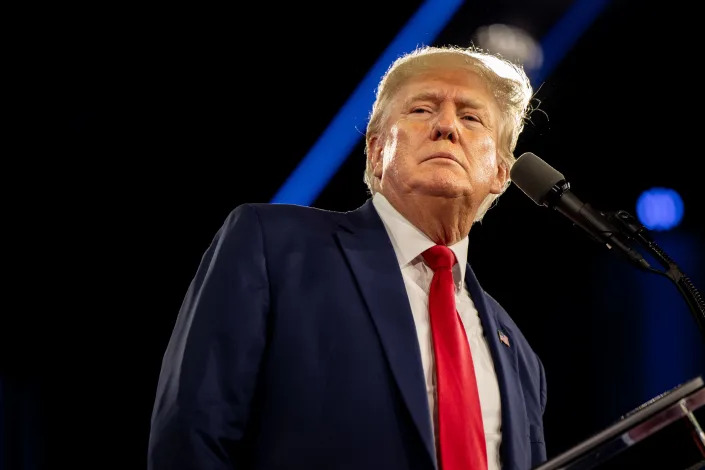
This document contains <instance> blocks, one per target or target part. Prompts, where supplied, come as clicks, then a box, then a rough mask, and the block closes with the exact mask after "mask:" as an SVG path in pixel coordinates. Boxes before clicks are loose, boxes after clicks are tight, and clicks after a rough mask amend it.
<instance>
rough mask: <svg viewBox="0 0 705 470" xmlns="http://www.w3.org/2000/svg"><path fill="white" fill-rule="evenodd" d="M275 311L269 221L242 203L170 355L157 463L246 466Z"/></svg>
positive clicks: (152, 457)
mask: <svg viewBox="0 0 705 470" xmlns="http://www.w3.org/2000/svg"><path fill="white" fill-rule="evenodd" d="M268 310H269V283H268V276H267V267H266V256H265V252H264V241H263V233H262V227H261V224H260V220H259V218H258V215H257V213H256V210H255V208H254V207H252V206H248V205H242V206H239V207H238V208H236V209H235V210H233V212H232V213H231V214H230V215H229V216H228V218H227V219H226V221H225V223H224V224H223V226H222V227H221V229H220V230H219V231H218V233H217V234H216V236H215V238H214V240H213V242H212V243H211V245H210V247H209V248H208V250H207V251H206V253H205V254H204V255H203V258H202V260H201V264H200V266H199V268H198V270H197V272H196V275H195V277H194V279H193V280H192V282H191V285H190V286H189V288H188V291H187V293H186V296H185V298H184V301H183V304H182V306H181V309H180V311H179V314H178V317H177V320H176V324H175V326H174V329H173V332H172V335H171V338H170V340H169V344H168V346H167V349H166V352H165V354H164V358H163V361H162V367H161V371H160V375H159V383H158V386H157V393H156V399H155V402H154V409H153V412H152V421H151V430H150V438H149V449H148V468H149V469H150V470H167V469H168V470H187V469H194V470H195V469H198V470H211V469H212V470H216V469H218V470H220V469H235V468H240V463H241V459H242V455H241V449H242V447H243V445H242V443H243V439H244V438H245V437H246V436H245V430H246V428H247V423H248V418H249V417H250V410H251V405H252V400H253V396H254V393H255V388H256V385H257V380H258V374H259V370H260V365H261V362H262V356H263V353H264V350H265V346H266V326H267V325H266V324H267V312H268Z"/></svg>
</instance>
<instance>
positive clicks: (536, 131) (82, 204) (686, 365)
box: [0, 0, 705, 469]
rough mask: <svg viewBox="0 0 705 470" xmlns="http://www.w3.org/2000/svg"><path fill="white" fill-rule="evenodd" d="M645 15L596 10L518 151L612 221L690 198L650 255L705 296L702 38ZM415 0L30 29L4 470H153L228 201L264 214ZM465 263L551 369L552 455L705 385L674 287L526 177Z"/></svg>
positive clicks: (16, 123)
mask: <svg viewBox="0 0 705 470" xmlns="http://www.w3.org/2000/svg"><path fill="white" fill-rule="evenodd" d="M525 3H526V5H525ZM529 3H530V4H529ZM652 3H653V2H640V1H636V0H631V1H629V0H615V1H612V2H610V3H608V4H607V6H606V8H605V10H604V11H603V12H602V14H601V15H600V16H599V17H598V18H597V20H596V21H595V22H594V23H593V24H592V25H591V26H590V28H589V29H588V30H587V32H586V33H585V34H584V35H583V36H582V37H581V38H580V40H579V41H578V42H577V43H576V44H575V45H574V46H573V47H572V48H571V49H570V50H569V52H568V54H567V56H565V57H564V58H563V60H562V61H561V62H560V63H559V64H558V66H557V68H556V69H555V70H553V72H552V73H551V74H550V75H549V76H547V77H546V80H545V83H543V84H542V86H541V88H540V90H538V93H537V98H538V99H539V100H540V101H541V105H540V109H541V110H542V112H536V113H534V115H533V118H532V122H531V123H529V124H528V125H527V127H526V130H525V131H524V134H523V135H522V136H521V138H520V141H519V145H518V148H517V151H516V155H520V154H521V153H522V152H524V151H532V152H534V153H536V154H537V155H539V156H541V157H542V158H544V159H545V160H546V161H548V162H549V163H550V164H552V165H553V166H555V167H556V168H558V169H559V170H560V171H561V172H562V173H564V174H565V175H566V176H567V178H568V179H569V181H570V182H571V186H572V188H573V190H574V192H575V193H576V194H578V195H579V196H580V197H581V198H582V199H583V200H585V201H589V202H590V203H591V204H592V205H593V206H595V207H597V208H599V209H602V210H616V209H625V210H628V211H630V212H632V213H635V202H636V198H637V197H638V195H639V194H640V192H641V191H642V190H644V189H646V188H649V187H651V186H655V185H658V186H667V187H671V188H674V189H676V190H677V191H679V193H680V194H681V196H682V197H683V199H684V201H685V204H686V213H685V218H684V220H683V222H682V224H681V225H680V226H679V227H678V229H677V230H676V231H674V232H670V233H668V234H658V236H659V238H658V241H659V242H663V247H664V248H665V249H666V250H667V251H668V252H669V253H670V254H671V255H672V256H673V257H674V258H675V259H676V261H677V262H679V263H681V267H682V268H683V269H684V270H685V271H686V273H687V274H689V275H690V276H691V277H692V278H693V280H694V281H695V282H696V285H697V286H698V287H699V288H701V290H702V288H703V281H704V278H705V270H704V269H703V266H705V260H704V259H703V253H704V252H705V244H704V243H703V241H704V240H705V236H704V235H703V225H704V224H703V222H702V214H703V212H704V211H703V206H704V204H703V203H704V199H705V198H703V196H702V194H701V182H700V180H701V177H700V172H699V171H698V170H697V169H696V168H697V167H698V166H699V165H700V160H701V158H702V157H701V155H702V150H701V143H700V137H701V134H702V130H701V128H702V119H701V117H700V108H701V94H702V93H701V88H702V79H701V76H700V75H699V74H698V72H697V71H696V66H697V65H698V64H699V60H700V52H699V43H700V39H699V35H698V32H699V29H698V28H699V26H698V25H697V23H696V19H695V17H694V15H693V14H692V13H690V12H689V10H688V9H687V8H686V7H685V6H684V5H682V4H679V2H669V3H668V4H658V5H655V4H652ZM419 5H420V2H404V4H403V5H392V4H391V3H383V2H362V3H360V2H356V3H355V4H341V5H332V4H325V5H320V6H313V5H302V4H289V5H284V6H282V5H277V6H274V5H265V4H262V5H249V6H247V7H239V6H238V7H235V6H229V7H227V8H226V7H213V6H205V5H198V6H196V5H182V6H179V5H166V4H165V5H163V6H154V5H152V6H149V7H145V6H129V7H128V6H124V5H123V6H120V7H118V6H116V7H114V8H113V9H111V8H107V7H105V6H102V7H98V8H93V9H92V10H85V9H78V8H76V9H68V8H66V7H61V8H56V9H54V10H52V11H49V10H46V9H45V10H41V11H34V12H30V13H29V14H28V15H26V16H23V18H22V23H21V24H22V27H20V28H18V30H19V31H18V33H17V34H16V35H14V36H13V41H12V47H11V49H12V55H13V57H14V58H16V59H17V66H12V67H8V72H7V74H8V76H10V77H12V78H16V81H13V86H12V87H11V88H8V93H9V95H10V96H11V97H12V98H14V100H13V101H16V102H17V104H18V107H17V108H16V109H17V111H16V112H15V111H14V108H13V112H12V114H11V116H9V117H10V121H11V126H10V127H9V128H8V134H10V137H16V138H17V145H13V146H12V148H11V149H8V151H9V158H8V159H7V160H8V163H7V164H6V169H7V171H6V173H5V175H4V176H5V182H6V187H7V188H10V187H12V188H17V189H12V190H11V191H10V193H9V195H8V199H7V201H8V204H7V205H8V215H9V216H10V217H8V220H9V221H10V222H11V223H9V224H8V227H7V228H6V230H7V235H9V238H10V240H11V242H8V243H7V244H6V250H5V255H6V257H7V259H12V260H17V261H19V263H17V264H12V265H10V264H8V268H7V271H8V272H7V274H9V275H10V277H11V278H13V279H14V280H16V281H19V282H17V287H15V283H14V282H13V283H11V284H8V290H9V292H8V298H11V299H13V300H15V302H14V303H10V302H8V305H13V307H11V308H9V307H8V310H7V317H8V318H9V319H10V321H13V322H14V321H17V326H18V328H17V329H13V328H6V329H4V330H5V331H6V332H7V333H9V335H8V336H9V337H8V340H7V341H5V342H4V343H5V344H6V345H8V347H7V348H3V350H4V351H5V350H6V351H5V354H3V366H4V372H3V376H4V377H3V382H2V385H3V389H2V390H3V394H2V395H1V396H0V398H2V399H3V401H4V405H5V406H4V410H5V411H4V416H5V429H4V440H3V442H4V444H3V448H1V449H0V450H1V451H2V452H4V455H3V458H4V459H5V463H7V464H8V468H12V467H11V466H10V464H14V465H19V463H20V462H24V464H23V465H24V466H25V468H56V467H57V465H59V463H61V464H67V465H69V466H71V467H73V468H84V467H85V468H108V467H117V468H135V469H138V468H144V466H145V462H146V460H145V459H146V445H147V437H148V432H149V418H150V413H151V406H152V402H153V399H154V394H155V390H156V383H157V378H158V373H159V367H160V361H161V357H162V354H163V352H164V349H165V347H166V344H167V341H168V339H169V335H170V333H171V328H172V326H173V323H174V320H175V318H176V314H177V312H178V309H179V306H180V303H181V300H182V298H183V295H184V294H185V292H186V289H187V287H188V284H189V282H190V280H191V278H192V276H193V275H194V273H195V270H196V268H197V266H198V263H199V261H200V257H201V255H202V253H203V252H204V251H205V249H206V248H207V246H208V244H209V243H210V240H211V239H212V237H213V235H214V234H215V232H216V230H217V229H218V228H219V227H220V224H221V223H222V222H223V220H224V218H225V217H226V216H227V214H228V212H229V211H230V210H232V209H233V208H234V207H235V206H237V205H238V204H241V203H244V202H267V201H269V200H270V199H271V197H272V196H273V195H274V193H275V192H276V190H277V189H278V188H279V187H280V185H281V184H282V183H283V181H284V180H285V178H286V177H287V176H288V175H289V173H290V172H291V171H292V170H293V169H294V168H295V166H296V165H297V163H298V162H299V161H300V159H301V158H302V157H303V156H304V155H305V154H306V152H307V151H308V150H309V148H310V147H311V146H312V145H313V143H314V142H315V141H316V139H317V138H318V136H319V135H320V134H321V132H322V131H323V130H324V129H325V128H326V126H327V125H328V123H329V122H330V120H331V119H332V118H333V116H334V115H335V113H336V112H337V110H338V109H339V107H340V106H341V105H342V104H343V103H344V102H345V100H346V99H347V98H348V97H349V95H350V94H351V93H352V91H353V89H354V88H355V86H356V85H357V83H358V82H359V81H360V79H361V78H362V77H363V76H364V75H365V74H366V73H367V71H368V70H369V68H370V67H371V66H372V65H373V64H374V62H375V61H376V59H377V58H378V57H379V55H380V54H381V53H382V52H383V50H384V49H385V47H386V45H387V44H388V43H389V41H390V40H391V39H393V37H394V36H395V34H396V32H397V31H398V30H399V29H400V28H401V27H402V26H403V25H404V24H405V22H406V21H407V19H408V18H409V17H410V16H411V15H412V14H413V12H414V11H415V10H416V8H417V7H418V6H419ZM570 5H571V2H569V1H566V0H560V1H559V0H554V1H549V0H542V1H539V2H518V1H516V0H514V1H509V0H505V1H501V2H491V3H490V2H488V3H478V2H466V3H465V4H464V5H463V6H462V7H461V9H460V10H459V12H458V13H457V14H456V15H455V16H454V18H453V20H452V21H451V23H450V24H449V25H448V27H447V28H446V29H445V30H444V31H443V32H442V34H441V35H440V36H439V37H438V38H437V39H436V40H435V41H434V44H457V45H468V44H469V42H470V38H471V36H472V33H473V32H474V31H475V30H476V29H477V27H478V26H480V25H483V24H488V23H491V22H495V21H497V22H505V23H509V24H514V25H517V26H521V27H523V28H525V29H526V30H527V31H528V32H530V33H532V34H534V35H535V36H536V37H538V38H541V37H542V36H543V35H545V34H546V32H547V31H548V29H549V28H550V27H551V26H552V25H553V24H554V23H555V22H556V21H558V20H559V19H560V18H561V16H562V15H563V14H564V13H565V11H566V10H567V8H568V7H569V6H570ZM363 169H364V155H363V150H362V146H361V144H360V145H358V147H357V148H356V149H355V151H354V152H353V153H352V154H351V156H350V157H349V158H348V160H347V161H346V162H345V163H344V164H343V166H342V167H341V169H340V170H339V171H338V173H337V174H336V175H335V177H334V178H333V180H332V181H331V182H330V184H329V185H328V186H327V187H326V189H325V190H324V191H323V193H322V194H321V195H320V196H319V197H318V199H317V200H316V202H315V203H314V204H313V205H315V206H317V207H322V208H326V209H332V210H349V209H353V208H356V207H358V206H359V205H361V204H362V203H363V202H364V200H365V199H366V197H367V194H366V188H365V186H364V184H363V182H362V174H363ZM671 247H672V248H671ZM671 249H672V250H674V251H669V250H671ZM469 256H470V261H471V263H472V265H473V268H474V270H475V272H476V274H477V275H478V277H479V279H480V281H481V282H482V283H483V285H484V286H485V288H486V289H487V290H488V291H489V292H491V293H492V294H493V295H494V296H495V297H496V298H497V299H498V300H499V301H500V302H501V303H502V304H503V305H504V306H505V308H506V309H507V310H508V311H509V312H510V313H511V314H512V316H513V317H514V319H515V321H516V322H517V324H518V325H519V326H520V327H521V328H522V330H523V331H524V333H525V335H526V336H527V338H528V339H529V340H530V342H531V343H532V345H533V346H534V348H535V349H536V351H537V352H538V353H539V355H540V356H541V358H542V359H543V361H544V365H545V366H546V371H547V378H548V393H549V395H548V396H549V401H548V408H547V410H546V417H545V419H546V439H547V445H548V452H549V456H553V455H557V454H558V453H560V452H562V451H563V450H565V449H567V448H568V447H570V446H572V445H574V444H576V443H578V442H579V441H580V440H582V439H584V438H586V437H588V436H589V435H591V434H592V433H594V432H596V431H598V430H600V429H602V428H603V427H604V426H606V425H608V424H610V423H612V422H614V421H615V420H616V419H618V418H619V416H621V415H622V414H624V413H625V412H627V411H629V410H630V409H632V408H634V407H636V406H637V405H639V404H640V403H642V402H643V401H646V400H647V399H648V398H650V397H652V396H653V395H655V394H656V393H659V392H660V391H664V390H665V389H667V388H669V387H671V386H674V385H676V384H677V383H680V382H683V381H685V380H687V379H690V378H692V377H694V376H695V375H698V374H700V375H702V374H705V359H703V354H702V341H701V340H700V338H699V337H698V331H697V328H696V325H695V323H694V322H693V321H692V318H690V317H689V315H690V314H689V311H688V309H687V308H686V307H685V304H684V303H683V300H682V298H680V297H679V295H678V293H677V291H676V290H675V288H674V287H673V286H672V285H669V284H668V281H667V280H666V279H665V278H657V277H655V276H654V275H652V274H647V273H641V272H637V271H636V270H635V269H634V268H632V267H631V266H628V265H626V264H625V263H623V262H622V261H621V260H619V259H617V258H615V257H613V256H612V255H611V254H609V253H607V252H606V250H604V249H603V248H602V247H601V246H599V245H597V244H595V243H593V242H592V241H591V240H589V239H588V238H587V237H585V236H584V235H583V234H582V233H580V232H579V231H578V230H577V229H576V228H574V227H572V226H571V224H570V223H569V222H568V221H567V220H564V219H562V218H561V217H560V216H559V215H558V214H557V213H555V212H551V211H549V210H547V209H543V208H539V207H538V206H536V205H535V204H533V202H531V201H530V200H529V199H528V198H526V197H525V196H524V195H523V193H521V191H519V190H518V189H517V188H516V187H512V188H510V189H509V190H508V191H507V193H506V194H505V195H503V196H502V197H501V198H500V200H499V204H498V206H497V207H496V208H493V209H491V210H490V211H489V213H488V214H487V216H486V217H485V220H484V222H483V223H482V224H481V225H476V226H475V227H474V228H473V230H472V232H471V234H470V254H469ZM9 266H12V267H9ZM645 286H646V287H645ZM654 295H655V296H656V297H654ZM654 298H657V299H658V302H660V303H659V304H658V308H656V309H653V308H652V307H653V304H654V302H653V299H654ZM646 315H649V316H650V317H649V318H650V320H649V322H647V321H646V320H645V316H646ZM647 323H648V324H656V325H660V326H661V327H660V332H661V333H660V335H658V334H657V335H655V336H654V335H653V334H652V333H647V332H646V330H645V327H644V325H645V324H647ZM669 325H679V326H673V327H671V326H669ZM13 326H14V325H13ZM15 331H17V332H18V334H17V335H15V334H14V332H15ZM655 339H657V342H654V340H655ZM662 352H663V354H662ZM20 468H22V467H20Z"/></svg>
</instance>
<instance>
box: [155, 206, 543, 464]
mask: <svg viewBox="0 0 705 470" xmlns="http://www.w3.org/2000/svg"><path fill="white" fill-rule="evenodd" d="M466 284H467V287H468V290H469V292H470V295H471V297H472V299H473V301H474V303H475V306H476V308H477V310H478V312H479V314H480V319H481V322H482V326H483V329H484V332H485V336H486V338H487V341H488V343H489V347H490V351H491V353H492V358H493V360H494V365H495V370H496V373H497V378H498V381H499V387H500V392H501V403H502V447H501V455H502V459H503V468H505V469H522V470H525V469H529V468H531V467H533V466H535V465H537V464H538V463H540V462H542V461H544V460H545V459H546V449H545V444H544V440H543V424H542V423H543V421H542V415H543V410H544V406H545V403H546V383H545V376H544V371H543V367H542V365H541V362H540V360H539V358H538V357H537V356H536V354H535V353H534V352H533V351H532V349H531V348H530V346H529V344H528V343H527V341H526V340H525V338H524V336H523V335H522V333H521V332H520V331H519V329H518V328H517V326H516V325H515V323H514V322H513V321H512V320H511V319H510V318H509V316H508V315H507V313H506V312H505V311H504V310H503V309H502V307H500V305H499V304H498V303H497V302H496V301H495V300H494V299H493V298H492V297H490V296H489V295H488V294H487V293H486V292H484V291H483V290H482V288H481V287H480V285H479V283H478V281H477V279H476V278H475V275H474V273H473V272H472V270H471V269H470V267H469V266H468V269H467V270H466ZM500 332H501V333H502V334H505V335H506V336H507V338H508V342H509V346H507V345H506V344H505V343H504V342H502V341H500V339H499V334H500ZM148 461H149V468H150V469H151V470H180V469H231V468H238V469H239V468H247V469H306V470H314V469H354V470H372V469H384V470H394V469H419V470H421V469H425V470H431V469H434V468H438V467H437V463H436V456H435V451H434V443H433V436H432V431H431V423H430V415H429V407H428V400H427V397H426V389H425V381H424V376H423V370H422V366H421V356H420V352H419V347H418V340H417V336H416V330H415V326H414V321H413V317H412V314H411V308H410V306H409V300H408V298H407V294H406V289H405V287H404V282H403V280H402V276H401V271H400V268H399V264H398V262H397V258H396V256H395V254H394V249H393V247H392V244H391V242H390V240H389V237H388V235H387V233H386V230H385V228H384V226H383V224H382V221H381V219H380V218H379V216H378V215H377V212H376V211H375V209H374V206H373V205H372V203H371V200H368V201H367V203H366V204H365V205H363V206H362V207H361V208H359V209H357V210H355V211H351V212H347V213H336V212H328V211H323V210H319V209H312V208H307V207H299V206H287V205H269V204H246V205H242V206H239V207H238V208H236V209H235V210H233V212H232V213H231V214H230V215H229V217H228V218H227V220H226V221H225V223H224V225H223V226H222V228H221V229H220V230H219V232H218V234H217V235H216V237H215V239H214V240H213V242H212V244H211V246H210V247H209V249H208V250H207V251H206V253H205V254H204V256H203V259H202V262H201V265H200V267H199V269H198V271H197V273H196V276H195V278H194V279H193V281H192V283H191V286H190V287H189V289H188V292H187V294H186V297H185V299H184V302H183V305H182V307H181V310H180V312H179V315H178V318H177V320H176V325H175V327H174V330H173V333H172V337H171V340H170V342H169V345H168V347H167V350H166V353H165V355H164V359H163V363H162V370H161V374H160V377H159V385H158V388H157V396H156V401H155V404H154V411H153V415H152V425H151V433H150V442H149V456H148Z"/></svg>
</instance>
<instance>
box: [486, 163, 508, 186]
mask: <svg viewBox="0 0 705 470" xmlns="http://www.w3.org/2000/svg"><path fill="white" fill-rule="evenodd" d="M507 181H509V165H507V162H505V161H504V160H503V159H501V158H500V159H499V161H498V162H497V175H496V177H495V179H494V182H493V183H492V186H490V193H492V194H502V193H503V192H504V190H505V189H506V188H507Z"/></svg>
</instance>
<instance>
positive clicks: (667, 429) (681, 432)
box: [534, 377, 705, 470]
mask: <svg viewBox="0 0 705 470" xmlns="http://www.w3.org/2000/svg"><path fill="white" fill-rule="evenodd" d="M642 468H643V469H654V470H661V469H663V470H696V469H705V383H704V382H703V378H702V377H696V378H695V379H692V380H690V381H688V382H686V383H683V384H681V385H679V386H677V387H675V388H673V389H671V390H669V391H667V392H665V393H663V394H661V395H659V396H657V397H655V398H653V399H651V400H649V401H648V402H646V403H644V404H643V405H641V406H639V407H638V408H636V409H635V410H633V411H631V412H629V413H627V414H626V415H624V416H622V417H621V418H620V419H619V421H617V422H616V423H614V424H613V425H611V426H609V427H608V428H606V429H604V430H603V431H601V432H599V433H597V434H595V435H594V436H592V437H590V438H589V439H587V440H585V441H583V442H581V443H580V444H578V445H576V446H575V447H572V448H571V449H568V450H567V451H565V452H563V453H562V454H560V455H558V456H556V457H554V458H552V459H551V460H549V461H547V462H545V463H543V464H541V465H540V466H538V467H534V470H557V469H567V470H568V469H569V470H583V469H600V470H608V469H609V470H612V469H642Z"/></svg>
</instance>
